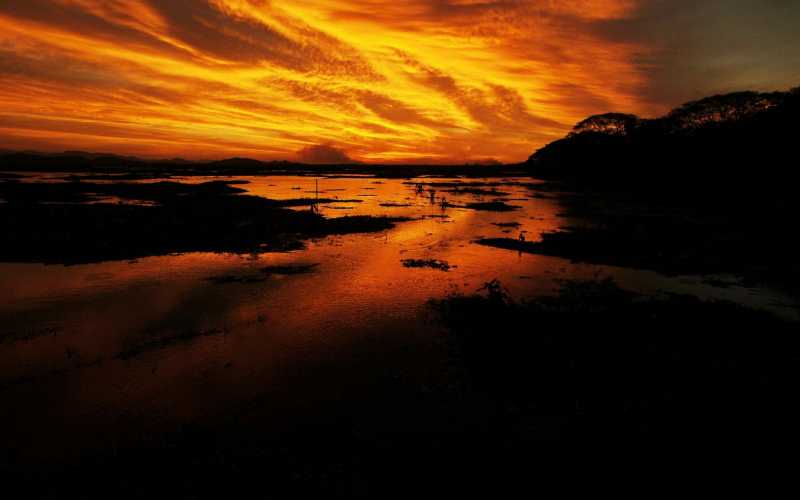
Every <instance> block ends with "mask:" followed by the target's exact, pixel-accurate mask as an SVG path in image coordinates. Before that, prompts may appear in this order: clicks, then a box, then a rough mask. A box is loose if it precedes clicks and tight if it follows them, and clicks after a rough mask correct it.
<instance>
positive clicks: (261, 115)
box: [0, 0, 656, 163]
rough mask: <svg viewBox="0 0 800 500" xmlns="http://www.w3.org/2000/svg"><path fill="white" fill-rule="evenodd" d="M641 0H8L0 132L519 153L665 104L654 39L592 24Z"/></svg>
mask: <svg viewBox="0 0 800 500" xmlns="http://www.w3.org/2000/svg"><path fill="white" fill-rule="evenodd" d="M635 9H636V3H635V1H634V0H581V1H572V0H570V1H567V0H548V1H541V2H533V1H530V2H526V1H489V0H409V1H404V2H397V1H382V0H342V1H339V0H312V1H303V2H295V1H290V0H273V1H269V0H208V1H203V0H175V1H170V2H165V1H155V0H6V1H4V2H2V3H0V30H2V34H0V74H1V75H2V80H0V147H6V148H15V149H19V148H22V149H47V150H66V149H85V150H94V151H110V152H115V153H121V154H138V155H145V156H156V157H169V156H183V157H188V158H217V157H223V156H233V155H241V156H250V157H255V158H261V159H296V158H298V156H297V154H298V151H301V150H304V149H307V148H309V147H312V146H315V145H325V146H332V147H336V148H339V149H341V150H344V151H346V152H347V154H348V155H350V157H352V158H354V159H356V160H360V161H368V162H401V161H432V162H440V163H446V162H463V161H482V160H488V159H497V160H501V161H520V160H524V159H525V158H527V156H528V155H529V154H530V153H532V152H533V150H534V149H536V148H537V147H539V146H541V145H543V144H545V143H547V142H549V141H551V140H553V139H556V138H558V137H560V136H562V135H563V134H564V133H565V132H566V131H567V130H569V128H570V127H571V126H572V125H573V124H574V123H576V122H577V121H579V120H580V119H582V118H584V117H585V116H586V115H588V114H592V113H597V112H605V111H610V110H624V111H627V112H639V113H647V112H649V111H651V110H653V109H656V107H655V106H654V105H653V104H652V103H649V102H646V101H645V100H644V99H643V98H641V97H640V96H641V95H642V93H641V88H642V87H643V86H644V85H645V83H646V81H645V76H644V75H643V74H641V71H640V70H639V69H637V68H638V67H637V65H636V64H635V59H636V58H637V57H639V56H641V55H643V54H645V53H646V51H647V48H646V47H641V46H634V45H633V44H625V43H622V42H612V41H609V40H607V39H603V38H602V37H600V36H598V35H594V34H592V33H593V30H592V29H591V27H592V26H593V23H596V22H599V21H613V20H618V19H624V18H625V17H626V16H629V15H630V14H631V13H632V12H633V11H634V10H635ZM318 149H319V150H318V151H317V153H318V154H321V155H322V157H321V158H320V157H319V156H318V157H316V158H318V159H322V160H324V159H325V153H326V149H325V148H318ZM330 153H331V154H334V153H336V152H335V151H333V150H331V151H330ZM300 158H301V159H302V156H301V157H300Z"/></svg>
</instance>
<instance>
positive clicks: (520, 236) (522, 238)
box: [519, 231, 525, 243]
mask: <svg viewBox="0 0 800 500" xmlns="http://www.w3.org/2000/svg"><path fill="white" fill-rule="evenodd" d="M519 241H520V242H521V243H525V231H522V232H521V233H519Z"/></svg>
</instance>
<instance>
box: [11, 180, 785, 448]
mask: <svg viewBox="0 0 800 500" xmlns="http://www.w3.org/2000/svg"><path fill="white" fill-rule="evenodd" d="M234 179H237V180H246V181H248V182H249V183H248V184H242V185H241V187H243V188H244V189H246V190H247V192H248V193H250V194H255V195H258V196H265V197H268V198H273V199H293V198H314V197H317V196H318V197H320V198H326V199H332V200H333V201H331V202H326V203H321V204H320V205H319V207H318V209H319V211H320V212H321V213H322V214H323V215H325V216H327V217H340V216H343V215H390V216H401V217H408V218H410V219H411V220H409V221H408V222H401V223H399V224H397V226H396V227H395V228H393V229H391V230H388V231H385V232H382V233H372V234H352V235H346V236H332V237H326V238H322V239H317V240H311V241H308V242H307V245H306V248H305V249H302V250H298V251H292V252H283V253H263V254H254V255H238V254H213V253H188V254H181V255H169V256H159V257H148V258H143V259H139V260H135V261H117V262H105V263H99V264H89V265H76V266H58V265H41V264H16V263H0V297H2V300H0V338H2V339H3V340H2V341H0V394H2V398H3V402H4V404H3V410H2V413H0V418H1V419H2V421H0V424H2V427H0V428H2V431H0V432H2V434H3V436H2V438H3V439H4V440H5V441H6V442H7V443H10V446H12V447H13V448H14V449H16V450H17V452H19V453H33V454H35V453H37V450H48V451H52V450H53V449H59V450H62V451H66V452H79V450H81V449H82V448H83V447H87V446H91V445H92V443H97V444H98V445H100V444H101V443H107V442H108V441H109V440H111V441H114V440H116V439H124V435H129V434H130V433H131V432H134V431H135V430H139V431H140V432H148V431H149V430H150V429H153V428H159V427H164V428H168V427H170V426H174V425H176V424H180V423H185V422H192V421H197V420H203V419H211V418H215V417H217V416H219V415H224V414H227V413H229V412H231V411H239V409H246V408H249V407H251V406H252V404H253V402H254V401H258V402H259V403H258V404H259V405H260V407H261V408H262V409H263V408H267V410H268V411H267V413H271V414H273V416H291V415H293V414H296V413H298V412H313V411H318V410H319V408H320V407H323V406H325V405H337V404H339V403H341V402H342V401H348V400H351V399H358V400H362V401H363V400H364V399H368V398H370V397H371V396H372V395H371V394H370V392H369V391H370V389H369V387H370V384H369V381H370V380H371V379H373V378H375V377H380V376H383V374H385V373H388V372H391V373H402V374H404V376H407V377H409V378H411V379H413V378H415V377H419V378H424V377H426V376H428V374H429V373H430V372H431V371H432V370H434V371H435V369H436V367H437V366H438V364H440V363H445V362H446V361H445V360H444V359H443V358H444V357H445V356H446V354H445V349H443V348H441V346H440V340H441V337H442V331H441V327H440V325H439V324H438V323H437V321H436V318H435V317H434V315H433V314H432V312H431V310H430V308H429V307H428V306H427V302H428V301H429V300H430V299H432V298H441V297H444V296H446V295H448V294H451V293H473V292H475V291H476V290H477V289H479V288H480V287H481V286H482V285H483V284H484V283H486V282H487V281H490V280H492V279H499V280H500V281H501V282H502V283H503V285H504V286H505V287H506V288H508V290H509V292H510V293H511V294H512V295H513V296H514V297H516V298H520V299H521V298H525V297H533V296H537V295H542V294H549V293H553V292H554V290H555V289H557V288H558V286H559V282H560V281H561V280H564V279H583V278H595V277H605V276H612V277H614V278H615V279H616V280H617V281H618V282H619V283H620V284H621V285H622V286H623V287H626V288H629V289H633V290H636V291H640V292H643V293H657V292H659V291H670V292H678V293H691V294H695V295H698V296H700V297H702V298H706V299H725V300H733V301H736V302H740V303H743V304H747V305H751V306H756V307H762V308H767V309H771V310H773V311H774V312H776V313H779V314H784V315H796V311H797V310H796V309H794V308H793V307H792V306H793V304H792V303H791V301H790V300H789V299H788V298H786V297H783V296H781V295H780V294H779V293H777V292H774V291H771V290H761V289H746V288H742V287H740V286H735V285H734V286H730V287H724V288H722V287H718V286H711V285H709V284H708V283H707V282H706V281H704V279H703V278H702V277H677V278H667V277H664V276H661V275H658V274H657V273H653V272H646V271H635V270H626V269H619V268H612V267H606V266H591V265H583V264H575V263H571V262H569V261H566V260H563V259H559V258H555V257H546V256H538V255H530V254H520V253H517V252H514V251H508V250H502V249H495V248H490V247H486V246H481V245H477V244H474V243H473V241H474V240H476V239H478V238H481V237H512V238H518V237H520V235H523V236H524V237H525V238H526V239H527V240H530V241H535V240H537V239H538V238H539V237H540V235H541V234H542V233H543V232H546V231H554V230H558V229H559V228H562V227H565V226H568V225H569V224H571V223H572V222H573V221H569V220H567V219H564V218H562V217H560V216H559V214H560V213H561V211H562V208H561V207H560V205H559V202H558V199H557V198H556V197H554V196H552V195H544V196H543V195H542V194H537V192H536V191H535V190H534V189H532V188H531V183H534V182H535V181H532V180H531V179H527V178H520V179H469V180H464V179H440V178H437V179H414V180H410V181H409V180H396V179H375V178H372V177H353V176H351V177H338V178H319V179H316V178H313V177H293V176H275V177H235V178H234ZM35 180H37V181H42V182H59V181H60V177H59V176H57V175H53V174H50V175H47V176H42V177H38V178H37V179H35ZM172 180H179V181H183V182H203V181H208V180H212V178H198V177H191V178H185V179H172ZM141 182H152V181H141ZM443 182H445V183H458V182H461V183H476V182H478V183H485V184H487V185H486V186H480V188H481V189H485V190H492V191H499V192H494V193H491V194H480V193H477V194H476V193H474V192H451V191H449V190H448V189H451V188H446V187H433V188H431V187H429V186H427V184H429V183H443ZM419 183H423V184H426V186H425V187H423V189H422V190H421V191H419V190H418V188H417V184H419ZM468 187H473V188H474V187H475V186H468ZM431 189H433V190H435V193H434V194H433V196H431ZM467 191H469V190H467ZM442 197H445V198H446V203H442ZM494 200H503V201H504V202H505V203H506V204H509V205H513V206H514V207H516V209H514V210H512V211H508V212H492V211H479V210H472V209H468V208H459V206H462V205H466V204H467V203H471V202H483V201H494ZM452 205H455V207H453V206H452ZM296 209H297V210H308V207H298V208H296ZM405 259H437V260H440V261H446V262H447V263H449V264H450V266H451V268H450V270H449V271H447V272H445V271H441V270H438V269H428V268H407V267H404V265H403V260H405ZM311 265H314V266H313V267H309V268H308V269H307V272H298V273H286V272H277V273H265V272H263V269H264V268H274V266H311ZM281 268H282V267H278V269H281ZM532 328H535V325H532ZM241 411H246V410H241ZM287 418H289V417H287ZM264 425H271V424H267V423H265V424H264ZM76 450H77V451H76Z"/></svg>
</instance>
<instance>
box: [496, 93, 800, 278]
mask: <svg viewBox="0 0 800 500" xmlns="http://www.w3.org/2000/svg"><path fill="white" fill-rule="evenodd" d="M798 134H800V88H796V89H793V90H791V91H789V92H773V93H757V92H737V93H733V94H726V95H718V96H712V97H708V98H706V99H701V100H699V101H695V102H690V103H687V104H684V105H683V106H680V107H678V108H677V109H675V110H673V111H672V112H670V113H668V114H667V115H666V116H664V117H661V118H656V119H640V118H637V117H635V116H633V115H624V114H617V113H610V114H604V115H597V116H593V117H590V118H587V119H586V120H583V121H582V122H580V123H578V124H577V125H576V126H575V129H574V130H573V132H571V133H570V134H569V135H568V136H567V137H565V138H563V139H560V140H558V141H555V142H553V143H551V144H549V145H547V146H545V147H544V148H542V149H540V150H539V151H537V152H536V153H534V154H533V155H532V156H531V158H530V159H529V160H528V162H527V165H528V167H529V168H530V172H531V174H532V175H534V176H537V177H541V178H544V179H548V180H550V181H551V182H553V183H554V185H555V187H554V186H553V185H551V186H550V187H549V189H550V190H562V191H565V192H568V194H565V195H563V196H562V199H563V202H564V204H565V205H566V206H567V211H566V214H565V215H569V216H572V217H576V218H578V219H583V220H584V221H588V222H589V224H576V225H575V227H572V228H570V229H569V230H568V231H566V232H561V233H556V234H552V235H546V236H545V238H544V240H543V241H542V242H541V243H539V244H528V245H525V246H524V248H520V250H522V251H531V252H535V253H546V254H550V255H561V256H565V257H568V258H573V259H576V260H584V261H589V262H595V263H606V264H617V265H623V266H628V267H643V268H649V269H656V270H660V271H665V272H670V273H673V274H680V273H696V272H701V273H702V272H734V273H737V274H741V275H744V276H745V277H747V278H749V279H751V280H752V281H753V282H755V283H768V284H772V285H780V286H782V287H786V288H788V289H790V290H793V291H797V289H798V282H799V281H800V280H799V278H800V263H798V261H797V258H796V256H797V255H798V251H800V247H798V244H797V241H796V238H793V237H792V235H791V234H790V233H789V231H790V228H791V227H793V225H795V223H796V222H795V220H794V219H795V214H796V213H797V210H798V208H800V206H799V205H800V198H798V197H797V192H796V191H797V182H798V180H800V170H799V169H798V167H797V145H796V138H797V137H798ZM540 188H542V186H533V189H540ZM484 243H490V244H494V245H495V246H503V247H508V246H510V245H512V243H509V242H503V241H493V242H484Z"/></svg>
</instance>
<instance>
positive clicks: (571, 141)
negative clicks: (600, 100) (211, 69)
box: [527, 87, 800, 196]
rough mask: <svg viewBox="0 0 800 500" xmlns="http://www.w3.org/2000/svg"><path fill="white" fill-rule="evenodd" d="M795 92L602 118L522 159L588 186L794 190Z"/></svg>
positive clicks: (547, 174) (741, 95)
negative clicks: (653, 115) (649, 114)
mask: <svg viewBox="0 0 800 500" xmlns="http://www.w3.org/2000/svg"><path fill="white" fill-rule="evenodd" d="M798 137H800V87H798V88H795V89H793V90H791V91H788V92H772V93H758V92H737V93H732V94H726V95H716V96H712V97H708V98H705V99H701V100H699V101H694V102H690V103H687V104H684V105H683V106H680V107H678V108H676V109H675V110H673V111H671V112H670V113H668V114H667V115H666V116H663V117H661V118H655V119H643V118H639V117H637V116H634V115H628V114H620V113H608V114H602V115H596V116H592V117H589V118H587V119H585V120H583V121H582V122H580V123H578V124H577V125H576V126H575V128H574V129H573V131H572V132H571V133H570V134H569V135H568V136H566V137H565V138H563V139H560V140H558V141H555V142H553V143H551V144H548V145H547V146H545V147H543V148H542V149H540V150H538V151H536V153H534V154H533V155H532V156H531V157H530V159H529V160H528V162H527V165H528V166H529V168H530V169H531V172H532V173H533V174H534V175H536V176H539V177H543V178H547V179H558V180H563V181H569V182H572V183H575V184H577V185H579V186H586V187H594V188H622V187H627V188H630V189H636V190H647V191H648V192H650V193H653V192H659V191H669V192H672V193H674V191H673V190H674V189H680V191H681V192H683V193H686V192H693V191H698V190H699V191H702V192H703V194H704V196H707V195H708V194H709V191H708V190H709V189H713V190H714V191H718V192H719V191H724V190H726V189H733V190H735V191H740V190H741V189H742V188H746V189H748V190H752V189H754V188H758V187H766V186H769V187H770V188H771V189H775V190H779V191H784V190H787V189H789V190H791V191H792V192H793V191H794V189H795V186H793V185H791V183H788V184H787V183H786V182H785V181H789V180H792V181H793V180H797V178H798V167H797V159H796V158H797V151H798V150H797V147H798V145H797V138H798Z"/></svg>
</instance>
